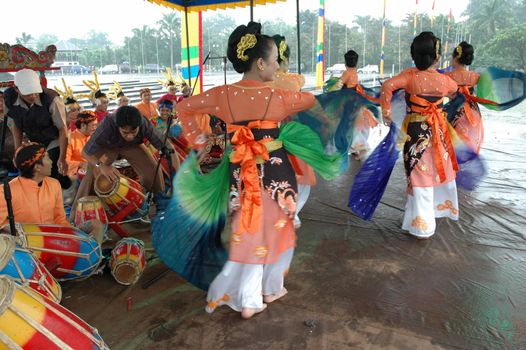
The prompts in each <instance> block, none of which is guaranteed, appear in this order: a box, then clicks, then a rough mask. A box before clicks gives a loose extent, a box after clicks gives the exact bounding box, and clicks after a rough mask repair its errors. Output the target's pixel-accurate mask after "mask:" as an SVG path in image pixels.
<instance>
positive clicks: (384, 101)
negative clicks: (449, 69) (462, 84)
mask: <svg viewBox="0 0 526 350" xmlns="http://www.w3.org/2000/svg"><path fill="white" fill-rule="evenodd" d="M457 88H458V87H457V84H456V83H455V82H454V81H453V80H452V79H451V78H449V77H448V76H446V75H444V74H440V73H438V72H437V71H436V70H435V69H431V68H430V69H427V70H424V71H421V70H418V69H417V68H409V69H406V70H404V71H402V72H400V74H398V75H397V76H395V77H393V78H391V79H389V80H387V81H386V82H384V84H383V85H382V93H381V96H380V103H381V106H382V109H384V110H389V109H390V108H391V98H392V96H393V92H394V91H396V90H398V89H404V90H405V92H406V100H408V101H409V106H408V108H410V109H411V113H409V114H408V115H407V116H406V118H405V120H404V123H403V125H402V128H401V129H402V131H403V132H405V133H406V135H407V137H406V142H405V145H404V164H405V168H406V175H407V176H408V178H409V180H410V184H411V185H412V186H415V187H430V186H435V185H440V184H443V183H445V182H449V181H452V180H454V179H455V171H456V170H458V166H457V164H456V157H455V152H454V151H453V147H452V143H451V137H450V134H449V131H448V126H447V121H446V116H445V114H444V113H443V112H442V104H443V97H444V96H451V95H454V94H455V93H456V91H457ZM410 124H412V125H411V127H409V125H410ZM441 135H443V136H441ZM429 147H432V148H431V149H432V152H425V151H426V149H428V148H429Z"/></svg>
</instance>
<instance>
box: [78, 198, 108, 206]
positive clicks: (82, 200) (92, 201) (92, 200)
mask: <svg viewBox="0 0 526 350" xmlns="http://www.w3.org/2000/svg"><path fill="white" fill-rule="evenodd" d="M79 203H82V204H87V203H89V204H94V205H97V203H100V205H99V206H102V202H101V200H100V198H99V197H97V196H85V197H82V198H80V199H79Z"/></svg>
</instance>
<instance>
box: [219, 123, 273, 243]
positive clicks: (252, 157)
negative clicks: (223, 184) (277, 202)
mask: <svg viewBox="0 0 526 350" xmlns="http://www.w3.org/2000/svg"><path fill="white" fill-rule="evenodd" d="M277 127H278V123H277V122H274V121H266V120H255V121H251V122H249V123H248V124H247V125H246V126H244V125H233V124H229V125H228V132H234V135H233V136H232V140H231V143H232V145H233V146H234V150H235V152H234V154H233V156H232V157H231V159H230V160H231V162H232V163H234V164H237V163H241V174H240V178H241V181H242V182H243V185H244V193H243V191H240V193H239V199H240V201H241V220H240V221H239V226H238V229H237V232H238V233H242V232H250V233H255V232H257V231H258V230H259V227H260V224H261V220H262V216H263V207H262V198H261V188H260V185H259V175H258V169H257V166H256V157H257V156H259V157H261V158H262V159H263V160H269V154H268V150H267V148H266V147H265V142H268V141H270V140H272V139H270V140H267V139H265V140H259V141H256V140H254V134H253V133H252V130H251V129H274V128H277Z"/></svg>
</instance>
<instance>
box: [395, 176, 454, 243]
mask: <svg viewBox="0 0 526 350" xmlns="http://www.w3.org/2000/svg"><path fill="white" fill-rule="evenodd" d="M458 216H459V208H458V197H457V184H456V182H455V181H454V180H453V181H450V182H448V183H446V184H444V185H440V186H435V187H413V195H409V196H408V197H407V203H406V207H405V213H404V221H403V224H402V229H403V230H406V231H409V233H410V234H411V235H413V236H416V237H419V238H428V237H431V236H432V235H434V234H435V229H436V221H435V218H442V217H448V218H450V219H452V220H458Z"/></svg>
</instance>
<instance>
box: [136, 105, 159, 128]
mask: <svg viewBox="0 0 526 350" xmlns="http://www.w3.org/2000/svg"><path fill="white" fill-rule="evenodd" d="M135 108H137V109H138V110H139V111H140V112H141V114H142V115H143V117H145V118H146V119H148V120H149V121H151V122H152V123H153V121H152V120H153V119H154V118H155V117H158V116H159V113H157V105H156V104H155V103H153V102H150V103H144V102H139V103H137V104H136V105H135Z"/></svg>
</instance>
